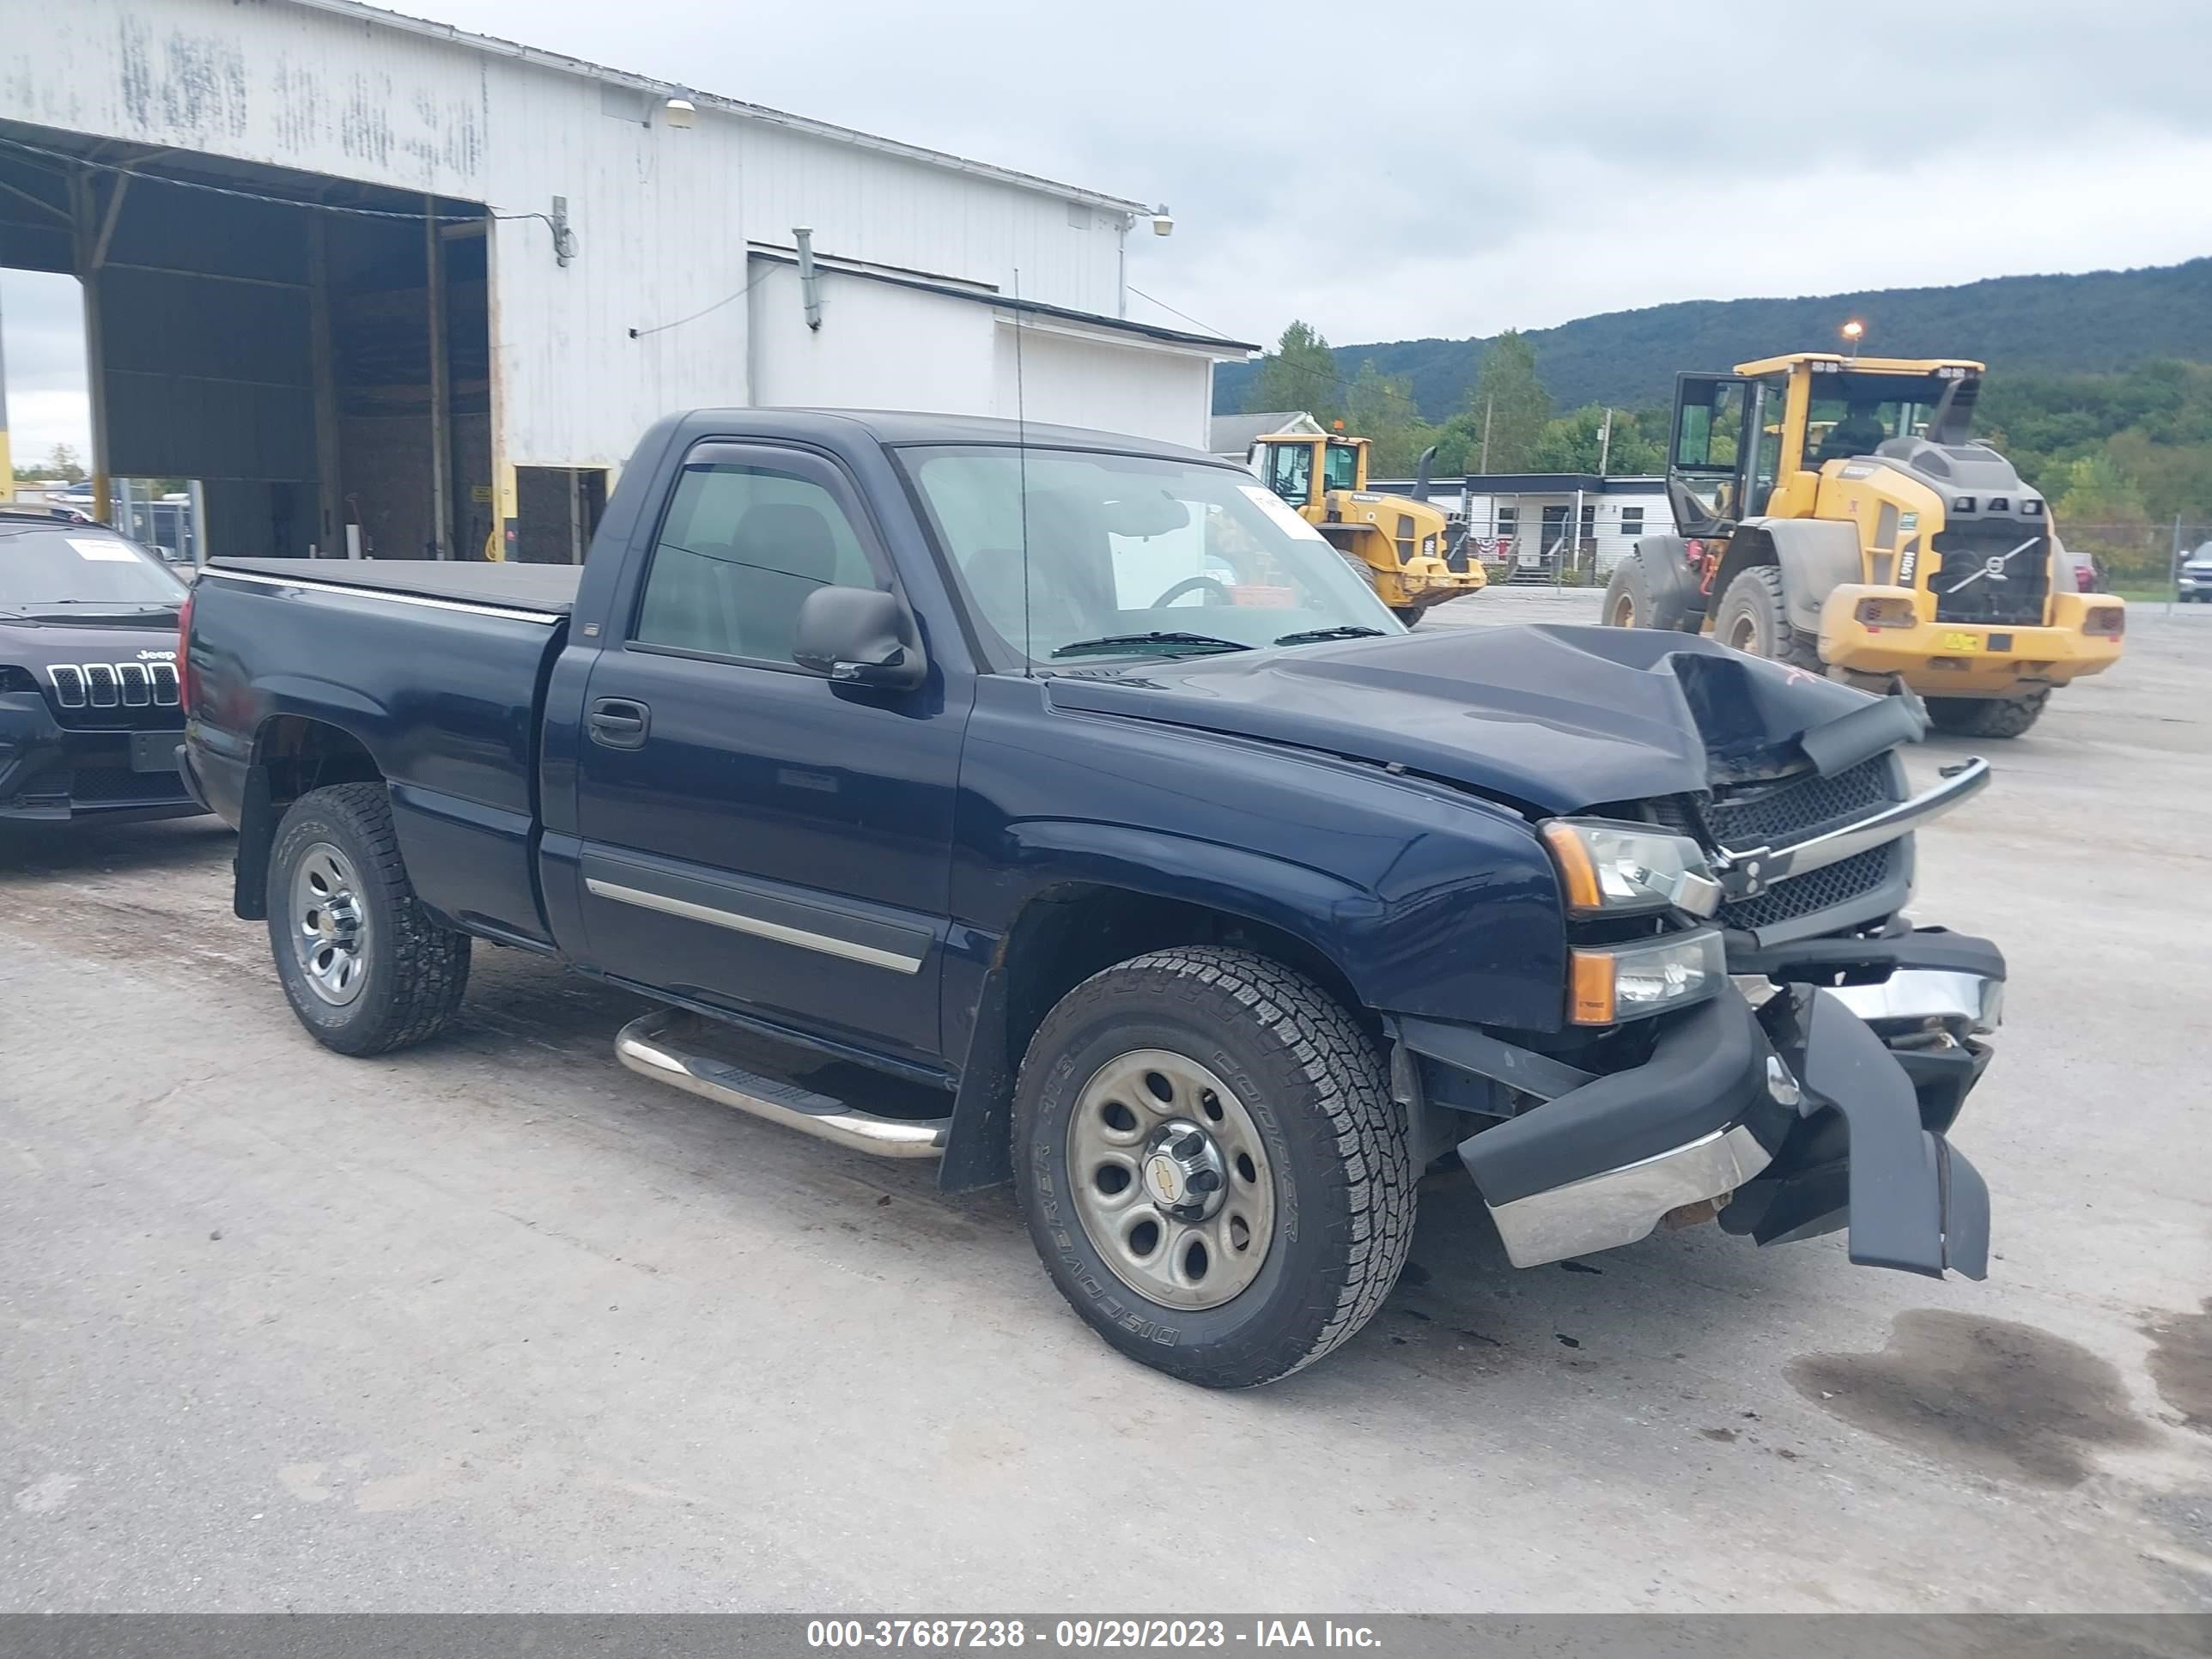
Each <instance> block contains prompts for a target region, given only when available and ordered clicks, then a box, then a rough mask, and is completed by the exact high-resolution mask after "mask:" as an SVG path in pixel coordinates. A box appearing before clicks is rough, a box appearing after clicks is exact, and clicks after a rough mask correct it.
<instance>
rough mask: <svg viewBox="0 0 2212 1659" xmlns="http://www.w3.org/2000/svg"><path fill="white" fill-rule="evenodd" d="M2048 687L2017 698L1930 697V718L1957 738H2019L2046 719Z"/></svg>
mask: <svg viewBox="0 0 2212 1659" xmlns="http://www.w3.org/2000/svg"><path fill="white" fill-rule="evenodd" d="M2050 701H2051V688H2050V687H2049V686H2047V685H2046V686H2044V687H2042V688H2040V689H2039V690H2033V691H2030V692H2027V693H2025V694H2024V695H2022V696H2017V697H1929V699H1927V702H1928V718H1929V721H1930V722H1931V723H1932V724H1933V725H1934V726H1935V727H1936V730H1937V731H1938V732H1949V733H1950V734H1951V735H1952V736H1953V737H1954V738H2016V737H2018V736H2020V734H2021V732H2025V731H2027V728H2028V727H2029V726H2033V725H2034V724H2035V723H2036V721H2037V720H2040V719H2041V718H2042V717H2043V706H2044V704H2045V703H2047V702H2050Z"/></svg>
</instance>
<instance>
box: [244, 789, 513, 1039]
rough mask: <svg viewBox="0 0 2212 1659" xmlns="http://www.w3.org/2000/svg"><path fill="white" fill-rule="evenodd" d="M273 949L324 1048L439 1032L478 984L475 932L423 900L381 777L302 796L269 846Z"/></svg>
mask: <svg viewBox="0 0 2212 1659" xmlns="http://www.w3.org/2000/svg"><path fill="white" fill-rule="evenodd" d="M268 915H269V948H270V954H271V955H272V956H274V957H275V958H276V977H277V979H278V981H280V982H281V983H282V984H283V987H284V995H285V998H286V1000H289V1002H290V1003H291V1005H292V1012H294V1013H295V1014H296V1015H298V1016H299V1019H300V1024H302V1025H304V1026H306V1027H307V1031H308V1034H309V1035H310V1036H313V1038H314V1039H315V1041H316V1042H319V1043H321V1044H322V1045H323V1046H324V1047H325V1048H331V1049H335V1050H337V1052H338V1053H339V1054H386V1053H389V1052H390V1051H391V1050H392V1049H394V1048H407V1047H410V1046H411V1045H412V1044H414V1043H417V1042H422V1041H423V1040H424V1039H425V1038H427V1037H429V1036H434V1035H435V1034H436V1033H437V1032H438V1031H439V1030H441V1029H443V1028H444V1026H445V1025H446V1024H447V1021H449V1020H451V1019H452V1018H453V1012H454V1010H455V1009H457V1008H459V1006H460V1004H461V997H462V994H464V993H465V991H466V990H467V989H468V983H469V937H468V935H467V934H466V933H459V932H457V931H456V930H454V929H453V928H451V927H447V926H446V925H445V924H444V923H443V922H441V921H439V920H438V919H437V918H436V917H435V916H433V915H431V914H430V913H429V912H428V910H426V909H425V908H423V907H422V901H421V900H419V899H417V898H416V896H415V888H414V884H413V883H411V882H410V881H409V880H408V878H407V866H406V865H405V864H404V862H403V861H402V860H401V859H400V856H399V840H398V836H397V835H396V834H395V833H394V832H393V829H392V800H391V797H390V796H389V795H388V794H387V793H386V791H385V787H384V786H383V785H382V784H380V783H344V784H338V785H336V786H334V787H331V788H328V789H315V790H311V791H309V792H308V793H307V794H304V795H302V796H301V797H300V799H298V800H296V801H294V802H293V803H292V805H291V807H290V808H289V810H288V811H286V812H285V814H284V817H283V822H282V823H279V824H278V825H277V826H276V844H275V845H274V846H273V847H272V848H270V856H269V887H268Z"/></svg>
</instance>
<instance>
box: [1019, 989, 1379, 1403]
mask: <svg viewBox="0 0 2212 1659" xmlns="http://www.w3.org/2000/svg"><path fill="white" fill-rule="evenodd" d="M1014 1170H1015V1187H1016V1192H1017V1195H1018V1199H1019V1201H1020V1205H1021V1209H1022V1213H1023V1217H1024V1219H1025V1221H1026V1222H1027V1223H1028V1225H1029V1230H1030V1238H1031V1240H1032V1241H1033V1242H1034V1243H1036V1249H1037V1254H1038V1255H1040V1256H1042V1258H1043V1260H1044V1263H1045V1267H1046V1269H1047V1271H1048V1272H1049V1273H1051V1275H1052V1278H1053V1282H1054V1284H1055V1285H1058V1286H1059V1287H1060V1294H1061V1295H1063V1296H1065V1297H1066V1298H1067V1300H1068V1302H1069V1304H1070V1305H1072V1306H1073V1308H1074V1309H1075V1310H1076V1312H1077V1313H1079V1314H1080V1315H1081V1316H1083V1318H1084V1319H1085V1322H1088V1323H1089V1324H1090V1325H1091V1328H1093V1329H1095V1330H1097V1332H1098V1334H1100V1335H1102V1336H1103V1337H1104V1338H1105V1339H1106V1340H1107V1341H1109V1343H1111V1344H1113V1346H1115V1347H1116V1348H1119V1349H1120V1350H1121V1352H1124V1353H1126V1354H1127V1355H1129V1356H1131V1357H1132V1358H1137V1359H1141V1360H1143V1361H1144V1362H1145V1363H1146V1364H1148V1365H1152V1366H1155V1367H1157V1368H1158V1369H1159V1370H1164V1371H1166V1372H1168V1373H1169V1374H1170V1376H1178V1377H1181V1378H1182V1379H1183V1380H1184V1381H1186V1382H1190V1383H1200V1384H1203V1385H1205V1386H1206V1387H1209V1388H1218V1389H1237V1388H1249V1387H1251V1386H1253V1385H1255V1384H1257V1383H1271V1382H1273V1381H1274V1380H1275V1379H1276V1378H1278V1377H1281V1376H1288V1375H1290V1373H1291V1372H1292V1371H1295V1370H1298V1369H1299V1368H1300V1367H1301V1366H1304V1365H1307V1364H1311V1363H1312V1362H1313V1361H1314V1360H1316V1359H1318V1358H1321V1357H1322V1355H1323V1354H1325V1353H1327V1352H1329V1351H1330V1350H1331V1349H1333V1348H1334V1347H1336V1346H1338V1345H1339V1344H1340V1343H1341V1342H1343V1341H1344V1340H1346V1338H1348V1337H1350V1336H1351V1335H1352V1333H1353V1332H1355V1331H1357V1330H1358V1329H1359V1328H1360V1327H1361V1326H1363V1325H1364V1324H1365V1323H1366V1322H1368V1321H1369V1320H1370V1318H1372V1317H1373V1316H1374V1315H1375V1312H1376V1310H1377V1309H1378V1308H1379V1307H1381V1305H1382V1303H1383V1297H1384V1296H1385V1295H1387V1294H1388V1293H1389V1289H1390V1286H1391V1285H1392V1284H1393V1283H1395V1281H1396V1279H1397V1277H1398V1272H1399V1269H1400V1268H1401V1267H1403V1266H1404V1265H1405V1261H1406V1250H1407V1245H1408V1243H1410V1242H1411V1239H1412V1237H1413V1208H1414V1188H1413V1175H1414V1171H1413V1162H1412V1158H1411V1155H1410V1154H1409V1152H1408V1151H1407V1144H1406V1134H1405V1128H1404V1126H1403V1123H1402V1122H1401V1118H1400V1115H1399V1111H1398V1108H1397V1106H1396V1105H1395V1103H1394V1102H1393V1101H1392V1100H1391V1097H1390V1090H1389V1077H1388V1073H1387V1072H1386V1070H1385V1068H1384V1066H1383V1060H1382V1057H1381V1055H1380V1054H1377V1053H1376V1048H1375V1045H1374V1043H1373V1042H1371V1041H1370V1039H1369V1037H1368V1036H1367V1034H1366V1033H1365V1032H1364V1031H1363V1030H1361V1029H1360V1027H1359V1026H1358V1024H1357V1023H1356V1022H1355V1021H1354V1020H1353V1019H1352V1016H1351V1015H1350V1014H1349V1013H1347V1012H1346V1011H1345V1009H1344V1008H1343V1007H1342V1006H1340V1005H1339V1004H1338V1003H1337V1002H1336V1001H1335V1000H1334V999H1332V998H1331V997H1330V996H1329V995H1328V993H1327V992H1325V991H1323V990H1322V988H1321V987H1319V986H1317V985H1316V984H1314V983H1313V981H1310V980H1309V979H1306V978H1305V977H1304V976H1303V975H1299V974H1296V973H1293V972H1291V970H1290V969H1287V968H1285V967H1284V966H1282V965H1281V964H1280V963H1276V962H1273V961H1270V960H1269V959H1268V958H1267V957H1261V956H1258V955H1256V954H1255V953H1253V952H1250V951H1234V950H1226V949H1219V948H1216V947H1212V946H1189V947H1185V948H1181V949H1176V950H1169V951H1154V952H1152V953H1151V954H1149V955H1146V956H1141V957H1135V958H1133V960H1131V961H1128V962H1124V963H1119V964H1118V965H1116V966H1115V967H1112V968H1109V969H1105V970H1104V971H1103V972H1102V973H1098V974H1095V975H1092V976H1091V978H1090V979H1087V980H1085V981H1084V982H1083V983H1082V984H1080V985H1079V986H1077V987H1075V989H1073V991H1071V992H1069V993H1068V994H1067V995H1066V997H1064V998H1062V999H1061V1000H1060V1005H1059V1006H1057V1007H1055V1008H1054V1010H1053V1011H1052V1012H1051V1013H1050V1014H1049V1015H1048V1016H1047V1017H1046V1018H1045V1021H1044V1023H1043V1024H1042V1025H1041V1026H1040V1027H1039V1028H1038V1030H1037V1034H1036V1037H1035V1039H1034V1040H1033V1041H1032V1042H1030V1049H1029V1053H1028V1054H1027V1056H1026V1057H1025V1058H1024V1060H1023V1062H1022V1071H1021V1080H1020V1084H1019V1088H1018V1095H1017V1098H1016V1103H1015V1116H1014Z"/></svg>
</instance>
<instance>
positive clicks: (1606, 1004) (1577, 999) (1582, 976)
mask: <svg viewBox="0 0 2212 1659" xmlns="http://www.w3.org/2000/svg"><path fill="white" fill-rule="evenodd" d="M1570 960H1571V962H1572V963H1574V970H1573V979H1572V981H1571V983H1570V984H1569V986H1568V987H1567V1003H1568V1007H1567V1018H1569V1019H1571V1020H1572V1021H1573V1022H1574V1023H1575V1024H1577V1025H1610V1024H1613V958H1612V957H1609V956H1605V955H1601V954H1600V953H1598V952H1596V951H1576V952H1575V953H1574V955H1573V957H1571V958H1570Z"/></svg>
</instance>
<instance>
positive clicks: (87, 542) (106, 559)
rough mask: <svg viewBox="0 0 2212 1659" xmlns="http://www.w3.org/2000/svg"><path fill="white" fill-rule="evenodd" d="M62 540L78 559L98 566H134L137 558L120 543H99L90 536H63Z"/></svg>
mask: <svg viewBox="0 0 2212 1659" xmlns="http://www.w3.org/2000/svg"><path fill="white" fill-rule="evenodd" d="M62 539H63V540H64V541H65V542H67V543H68V544H70V546H71V547H73V548H75V549H76V556H77V557H79V558H80V559H90V560H93V561H94V562H96V563H100V564H135V563H137V560H138V556H137V554H136V553H133V552H132V551H131V550H130V548H129V547H128V546H126V545H125V544H124V543H122V542H108V541H99V540H95V539H94V538H92V537H90V536H64V537H63V538H62Z"/></svg>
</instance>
